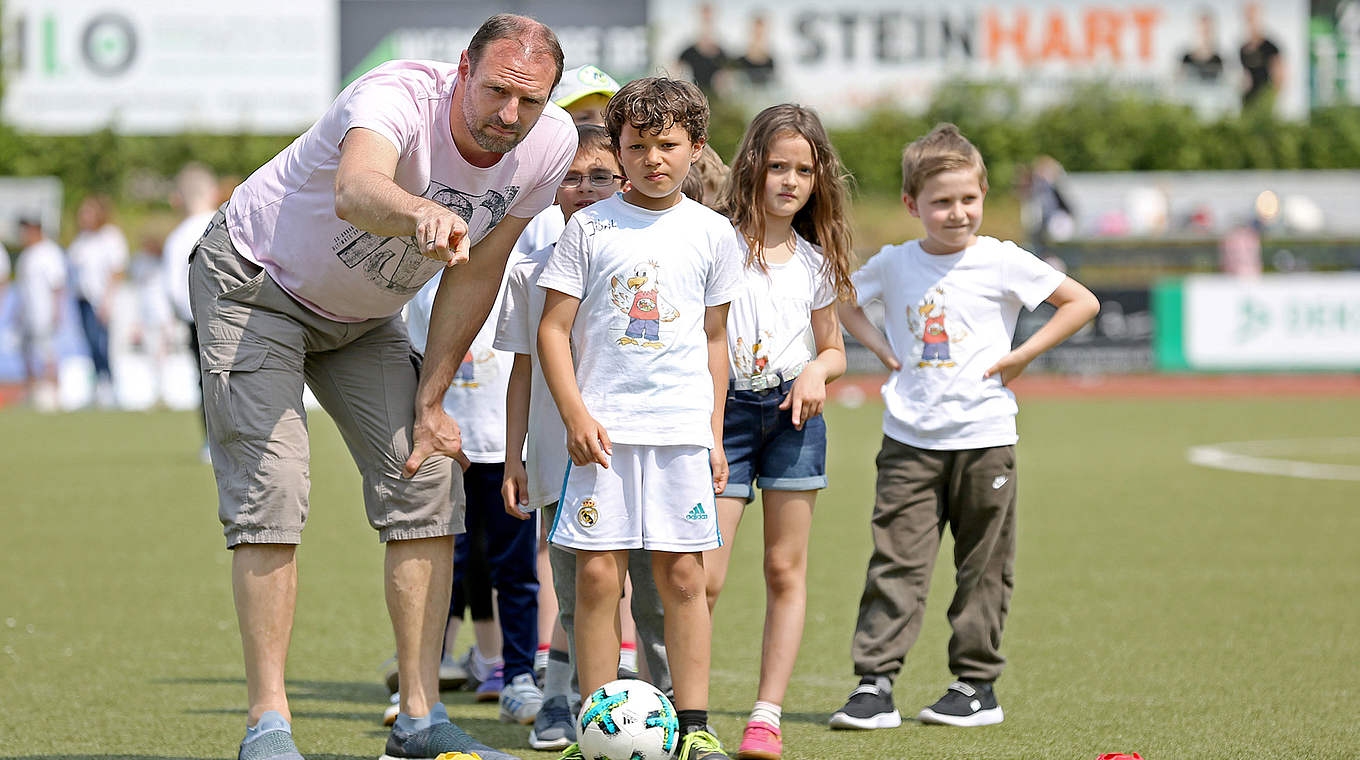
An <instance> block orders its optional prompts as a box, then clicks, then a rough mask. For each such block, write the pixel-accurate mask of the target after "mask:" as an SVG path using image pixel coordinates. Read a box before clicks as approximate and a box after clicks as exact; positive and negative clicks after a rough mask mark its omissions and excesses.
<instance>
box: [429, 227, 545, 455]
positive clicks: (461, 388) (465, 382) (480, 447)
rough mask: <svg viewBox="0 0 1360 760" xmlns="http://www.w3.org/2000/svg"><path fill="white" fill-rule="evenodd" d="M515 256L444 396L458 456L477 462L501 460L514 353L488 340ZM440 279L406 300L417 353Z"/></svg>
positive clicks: (454, 274)
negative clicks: (454, 428)
mask: <svg viewBox="0 0 1360 760" xmlns="http://www.w3.org/2000/svg"><path fill="white" fill-rule="evenodd" d="M520 258H521V257H520V256H519V255H517V254H515V253H513V252H512V253H511V254H510V259H509V261H507V262H506V264H505V274H504V275H503V276H502V277H501V289H500V292H498V293H497V294H496V303H495V305H493V306H492V307H491V313H490V315H488V316H487V318H486V321H485V322H483V323H482V327H481V329H480V330H478V331H477V336H476V337H475V338H473V339H472V346H471V347H470V348H469V349H468V351H467V353H466V354H464V356H463V362H462V364H460V365H459V367H458V371H457V372H456V373H454V376H453V384H452V385H450V386H449V390H448V392H447V393H445V394H444V411H446V412H448V413H449V416H450V417H452V418H453V420H454V422H457V423H458V429H459V432H460V433H461V434H462V436H463V453H464V454H466V455H467V458H468V459H469V460H470V461H473V462H476V463H478V464H496V463H500V462H504V461H505V388H506V385H507V384H508V383H509V382H510V366H511V365H512V364H513V363H514V360H515V355H514V354H512V353H510V352H508V351H498V350H496V348H495V347H494V346H493V341H494V338H495V337H496V316H497V315H498V314H500V310H501V301H502V299H503V298H504V297H505V280H506V278H507V277H508V276H509V274H510V271H511V268H512V267H514V265H515V263H516V262H517V261H519V259H520ZM444 271H445V272H452V273H453V274H450V275H448V276H450V277H456V276H458V275H457V272H458V270H457V268H454V269H445V270H444ZM443 276H444V275H440V277H443ZM439 279H440V278H439V277H435V278H434V279H432V280H430V281H429V282H427V283H426V284H425V287H423V288H421V289H420V292H419V293H417V294H416V297H415V298H413V299H411V306H410V308H409V309H408V311H407V312H406V324H407V329H408V331H409V332H410V334H411V345H413V346H415V349H416V350H417V351H419V352H421V353H422V354H423V353H425V340H426V337H427V336H428V335H429V332H430V312H431V310H432V309H433V308H434V296H435V291H437V290H438V289H439ZM518 455H519V454H518V452H517V453H516V456H518Z"/></svg>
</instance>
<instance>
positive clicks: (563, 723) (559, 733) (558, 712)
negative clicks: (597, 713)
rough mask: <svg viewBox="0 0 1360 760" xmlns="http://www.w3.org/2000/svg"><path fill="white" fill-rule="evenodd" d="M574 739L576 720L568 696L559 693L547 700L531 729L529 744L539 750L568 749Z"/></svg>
mask: <svg viewBox="0 0 1360 760" xmlns="http://www.w3.org/2000/svg"><path fill="white" fill-rule="evenodd" d="M574 741H576V721H575V720H573V719H572V712H571V708H570V707H568V706H567V698H566V697H565V696H562V695H558V696H556V697H552V698H550V699H548V700H547V701H545V702H544V703H543V707H542V708H541V709H539V711H538V716H537V717H535V718H534V727H533V729H532V730H530V731H529V746H530V747H533V748H534V749H537V750H551V749H566V747H567V746H568V745H570V744H571V743H572V742H574Z"/></svg>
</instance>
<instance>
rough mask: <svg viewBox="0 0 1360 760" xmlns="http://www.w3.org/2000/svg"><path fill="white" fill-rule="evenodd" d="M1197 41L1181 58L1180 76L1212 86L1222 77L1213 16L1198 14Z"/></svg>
mask: <svg viewBox="0 0 1360 760" xmlns="http://www.w3.org/2000/svg"><path fill="white" fill-rule="evenodd" d="M1198 26H1199V39H1198V40H1197V41H1196V42H1195V46H1194V47H1192V48H1190V49H1189V50H1187V51H1186V52H1185V55H1183V56H1181V68H1180V76H1182V77H1185V78H1187V79H1191V80H1194V81H1197V82H1201V83H1204V84H1214V83H1217V82H1218V80H1219V79H1220V78H1221V77H1222V76H1223V56H1221V55H1219V54H1218V31H1217V30H1216V28H1215V26H1214V14H1213V13H1212V12H1211V11H1208V10H1204V11H1201V12H1200V14H1199V22H1198Z"/></svg>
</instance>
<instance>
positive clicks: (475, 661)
mask: <svg viewBox="0 0 1360 760" xmlns="http://www.w3.org/2000/svg"><path fill="white" fill-rule="evenodd" d="M468 664H470V665H471V666H472V675H473V676H474V677H476V679H477V680H478V681H485V680H486V679H488V678H490V677H491V676H493V675H495V674H496V668H498V667H500V665H501V658H499V657H483V656H482V650H481V649H479V648H477V647H475V646H474V647H473V648H472V659H471V660H470V661H469V663H468Z"/></svg>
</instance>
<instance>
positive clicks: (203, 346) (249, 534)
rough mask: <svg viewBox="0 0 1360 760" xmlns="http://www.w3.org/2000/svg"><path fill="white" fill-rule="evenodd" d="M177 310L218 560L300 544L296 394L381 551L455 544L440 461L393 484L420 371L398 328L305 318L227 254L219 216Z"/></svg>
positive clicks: (456, 487) (455, 521)
mask: <svg viewBox="0 0 1360 760" xmlns="http://www.w3.org/2000/svg"><path fill="white" fill-rule="evenodd" d="M223 208H225V206H224V207H223ZM189 300H190V305H191V307H192V309H193V314H194V324H195V325H196V328H197V331H198V341H199V347H200V348H199V355H200V358H201V359H202V366H203V409H204V414H205V417H206V422H207V429H208V445H209V447H210V449H211V452H212V461H213V471H214V473H215V475H216V476H217V494H218V517H219V519H220V520H221V521H222V526H223V532H224V533H225V535H226V539H227V548H233V547H235V546H237V545H239V544H252V543H264V544H296V543H299V542H300V541H301V539H302V527H303V525H304V524H305V523H306V522H307V508H308V503H307V491H308V487H309V484H310V480H309V474H308V461H309V453H308V440H307V411H306V409H305V408H304V407H303V405H302V389H303V383H304V382H305V383H306V384H307V385H308V386H310V387H311V389H312V392H313V393H314V394H315V395H316V397H317V399H318V400H319V401H320V402H321V406H322V407H323V408H324V409H325V410H326V412H327V413H329V414H330V416H331V417H332V418H333V419H334V420H335V423H336V425H337V427H339V429H340V433H341V435H342V436H343V437H344V439H345V444H346V445H347V446H348V447H349V451H350V454H351V456H353V458H354V463H355V465H357V466H358V468H359V473H360V474H361V475H362V476H363V493H364V507H365V509H366V511H367V512H368V521H369V523H370V524H371V525H372V526H373V527H374V528H376V529H377V530H378V538H379V540H381V541H394V540H395V541H399V540H406V539H414V538H429V537H432V536H447V535H452V534H455V533H461V532H463V509H464V504H463V495H462V494H463V486H462V482H461V480H462V473H461V472H459V469H458V468H457V467H454V466H453V462H452V460H450V459H448V458H446V457H432V458H430V459H429V460H427V461H426V462H425V464H424V465H422V466H421V468H420V470H419V472H417V473H416V475H415V477H412V478H404V477H402V467H403V465H404V464H405V462H406V458H407V457H408V456H410V452H411V430H412V427H413V425H414V418H415V410H414V406H415V403H414V401H415V393H416V382H417V379H418V376H419V372H420V369H419V365H420V357H419V355H417V354H416V353H415V352H414V351H413V350H412V348H411V343H410V340H409V339H408V338H407V333H406V325H405V323H403V321H402V319H401V317H400V315H394V316H392V317H384V318H381V319H371V320H368V321H365V322H358V323H353V324H347V323H343V322H335V321H333V320H330V319H327V318H325V317H322V316H320V315H318V314H316V313H314V312H312V311H311V310H309V309H308V308H307V307H305V306H303V305H301V304H300V303H298V302H297V301H296V300H294V299H293V298H292V297H291V296H289V295H288V294H287V293H286V292H285V291H284V290H283V289H282V288H280V287H279V286H278V284H276V283H275V282H274V281H273V279H271V278H270V277H269V275H268V274H267V273H266V272H265V271H264V270H263V269H262V268H260V267H259V266H257V265H256V264H254V263H252V262H251V261H249V260H247V259H245V258H243V257H242V256H241V255H240V254H238V253H237V252H236V249H235V248H234V247H233V246H232V243H231V238H230V236H229V235H228V234H227V229H226V224H225V217H224V215H223V213H222V212H221V211H219V212H218V213H217V216H215V217H213V220H212V223H211V224H210V225H209V227H208V229H207V231H206V232H204V234H203V237H202V238H200V239H199V241H198V243H197V244H195V246H194V249H193V253H192V255H191V259H190V264H189Z"/></svg>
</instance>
